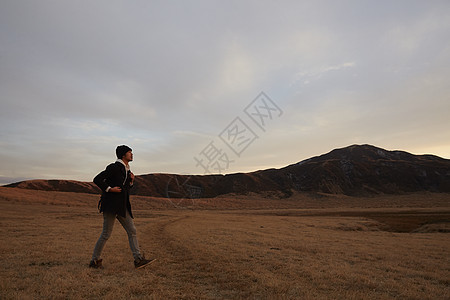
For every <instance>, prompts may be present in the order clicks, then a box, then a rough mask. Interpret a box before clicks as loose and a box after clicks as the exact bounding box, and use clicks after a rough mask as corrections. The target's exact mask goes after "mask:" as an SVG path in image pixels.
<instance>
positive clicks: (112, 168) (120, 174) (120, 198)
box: [89, 145, 154, 269]
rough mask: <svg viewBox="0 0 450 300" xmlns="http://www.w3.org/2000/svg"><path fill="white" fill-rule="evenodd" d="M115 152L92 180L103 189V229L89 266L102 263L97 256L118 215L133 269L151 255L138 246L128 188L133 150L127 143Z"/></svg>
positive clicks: (146, 262)
mask: <svg viewBox="0 0 450 300" xmlns="http://www.w3.org/2000/svg"><path fill="white" fill-rule="evenodd" d="M116 155H117V160H116V162H115V163H112V164H110V165H108V166H107V167H106V169H105V170H104V171H102V172H100V173H99V174H98V175H97V176H95V178H94V183H95V184H96V185H97V186H98V187H99V188H100V189H101V190H102V196H101V198H100V202H99V209H100V212H103V231H102V234H101V235H100V238H99V239H98V241H97V243H96V244H95V248H94V253H93V254H92V260H91V262H90V263H89V267H90V268H102V267H103V266H102V259H101V258H100V256H101V253H102V250H103V247H104V246H105V243H106V241H107V240H108V239H109V237H110V236H111V233H112V230H113V227H114V222H115V219H117V220H119V222H120V224H122V226H123V228H124V229H125V231H126V232H127V235H128V242H129V243H130V249H131V252H132V253H133V257H134V266H135V268H136V269H140V268H143V267H145V266H146V265H148V264H149V263H151V262H152V261H154V259H151V260H148V259H146V258H145V257H144V256H143V255H142V254H141V252H140V250H139V244H138V240H137V236H136V227H135V226H134V222H133V214H132V212H131V204H130V193H129V190H130V188H131V187H132V186H133V183H134V174H133V173H132V172H131V171H130V166H129V162H131V161H133V153H132V150H131V148H130V147H128V146H125V145H121V146H118V147H117V148H116Z"/></svg>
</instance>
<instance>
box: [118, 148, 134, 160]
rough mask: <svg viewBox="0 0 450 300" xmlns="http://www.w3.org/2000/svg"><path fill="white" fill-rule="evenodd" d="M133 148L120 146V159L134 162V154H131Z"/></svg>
mask: <svg viewBox="0 0 450 300" xmlns="http://www.w3.org/2000/svg"><path fill="white" fill-rule="evenodd" d="M131 151H132V150H131V148H130V147H128V146H126V145H120V146H117V148H116V155H117V158H118V159H122V160H124V159H125V160H127V161H132V160H133V153H131Z"/></svg>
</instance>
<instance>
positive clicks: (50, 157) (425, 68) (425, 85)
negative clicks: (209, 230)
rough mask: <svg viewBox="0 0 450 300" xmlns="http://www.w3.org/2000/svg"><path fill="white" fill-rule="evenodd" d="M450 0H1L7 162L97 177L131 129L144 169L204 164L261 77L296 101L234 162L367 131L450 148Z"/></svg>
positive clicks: (10, 173) (296, 156) (369, 138)
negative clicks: (201, 156)
mask: <svg viewBox="0 0 450 300" xmlns="http://www.w3.org/2000/svg"><path fill="white" fill-rule="evenodd" d="M449 6H450V4H449V3H448V1H435V2H433V3H432V4H430V3H426V2H423V1H396V2H389V1H384V2H381V3H379V2H372V1H343V2H339V3H337V2H334V1H325V2H323V1H322V2H303V1H283V2H282V3H274V2H272V1H260V2H258V5H255V3H253V2H251V1H248V2H247V1H244V2H243V1H227V2H218V1H195V2H182V1H179V2H164V1H160V2H158V1H152V2H147V1H135V2H126V1H122V2H115V3H110V2H107V1H95V2H89V3H86V4H85V5H83V6H80V5H79V3H75V2H54V1H40V2H39V3H37V2H36V3H34V2H20V1H19V2H18V1H2V3H0V40H1V41H2V46H1V48H0V99H1V103H0V146H1V147H2V149H4V150H3V151H2V153H0V159H1V160H2V161H3V162H4V164H3V167H2V174H1V176H3V177H4V178H45V177H53V178H67V179H79V180H82V179H85V180H91V177H92V174H95V173H96V172H97V171H98V170H99V169H102V168H103V167H104V165H106V164H107V163H108V162H110V161H111V160H114V148H115V147H116V146H117V145H118V144H122V143H123V144H130V146H132V148H133V149H134V151H135V154H136V155H135V158H136V160H135V162H134V166H133V167H134V168H135V169H136V171H137V174H139V173H141V174H142V173H149V172H177V171H178V170H180V171H181V172H188V173H189V172H193V173H198V172H200V171H201V170H199V169H198V168H196V167H195V162H194V160H193V157H194V156H195V155H196V154H198V153H199V152H200V151H201V150H202V149H203V148H204V147H205V146H206V145H207V144H208V143H209V142H210V141H211V140H214V139H216V138H217V135H218V134H219V133H220V132H221V131H222V130H223V129H224V128H225V127H226V126H227V125H228V124H229V123H230V122H231V121H232V120H233V119H234V118H235V117H237V116H243V115H245V114H244V113H243V109H244V108H245V107H246V106H247V104H248V103H250V102H251V101H252V100H253V99H254V98H255V97H256V96H257V95H258V94H259V92H261V91H264V92H266V93H267V94H268V95H269V96H270V97H271V98H272V99H273V100H274V101H275V102H276V103H277V105H279V106H280V108H282V110H283V111H284V114H283V116H282V118H281V119H280V120H279V122H277V123H273V124H274V125H273V127H271V128H270V129H269V130H267V132H265V133H264V134H261V132H258V134H261V137H260V138H259V139H258V140H257V142H255V143H254V144H253V145H252V147H249V148H248V150H246V153H245V155H243V157H241V158H239V159H238V160H237V161H236V164H234V165H233V166H231V167H230V169H229V170H227V172H238V171H249V170H255V169H260V168H262V167H263V166H264V167H266V166H271V165H273V166H282V165H284V164H289V163H294V162H297V161H299V160H302V159H305V158H307V157H308V156H311V155H316V154H318V153H323V152H325V151H328V150H330V149H332V148H334V147H338V146H339V147H341V146H345V145H346V144H350V143H356V142H358V143H374V144H377V145H378V146H385V145H386V147H391V148H403V149H404V150H409V151H413V152H414V151H416V152H417V151H426V152H431V150H433V151H434V150H436V149H437V150H436V151H438V152H436V154H438V155H442V156H446V157H450V152H448V149H449V146H448V143H447V142H446V141H447V140H450V139H448V137H447V135H446V132H449V129H450V128H448V127H449V124H448V122H447V121H446V116H445V112H446V111H448V110H449V108H450V107H449V106H448V105H449V104H448V103H450V101H448V100H449V99H448V95H449V90H448V86H450V84H449V82H448V81H449V79H448V78H450V76H449V75H450V74H449V71H448V70H450V65H449V62H450V50H449V49H450V42H449V40H448V38H447V37H448V35H449V33H450V22H449V20H448V16H447V14H446V12H447V11H448V9H449V8H450V7H449ZM396 145H398V146H396ZM426 145H430V146H429V148H427V146H426ZM427 149H430V150H427Z"/></svg>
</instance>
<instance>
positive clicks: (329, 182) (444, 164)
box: [5, 144, 450, 198]
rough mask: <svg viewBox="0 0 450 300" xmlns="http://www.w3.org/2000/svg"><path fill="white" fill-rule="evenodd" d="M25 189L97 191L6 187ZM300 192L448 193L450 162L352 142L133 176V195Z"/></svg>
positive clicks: (66, 186)
mask: <svg viewBox="0 0 450 300" xmlns="http://www.w3.org/2000/svg"><path fill="white" fill-rule="evenodd" d="M5 186H6V187H17V188H24V189H37V190H47V191H66V192H82V193H91V194H92V193H100V190H99V189H98V188H97V187H96V186H95V184H94V183H92V182H81V181H74V180H26V181H20V182H17V183H12V184H8V185H5ZM294 191H298V192H320V193H328V194H344V195H349V196H361V195H373V194H404V193H413V192H421V191H430V192H444V193H449V192H450V160H449V159H444V158H441V157H438V156H435V155H431V154H425V155H415V154H411V153H409V152H406V151H402V150H385V149H382V148H379V147H376V146H372V145H368V144H364V145H351V146H347V147H343V148H337V149H334V150H331V151H330V152H328V153H325V154H322V155H318V156H314V157H311V158H308V159H305V160H302V161H300V162H297V163H294V164H291V165H288V166H285V167H282V168H278V169H275V168H271V169H265V170H258V171H254V172H249V173H233V174H226V175H219V174H213V175H179V174H166V173H152V174H143V175H137V176H136V179H135V187H134V188H133V189H132V190H131V193H132V194H133V195H141V196H154V197H168V198H211V197H216V196H219V195H224V194H239V195H245V194H249V193H256V194H261V195H264V196H270V197H278V198H282V197H283V198H284V197H289V196H291V195H292V193H293V192H294Z"/></svg>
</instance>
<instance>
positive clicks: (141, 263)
mask: <svg viewBox="0 0 450 300" xmlns="http://www.w3.org/2000/svg"><path fill="white" fill-rule="evenodd" d="M155 260H156V258H151V259H146V258H145V257H143V256H142V257H141V259H138V260H135V261H134V267H135V268H136V269H141V268H143V267H145V266H147V265H149V264H150V263H152V262H154V261H155Z"/></svg>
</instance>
